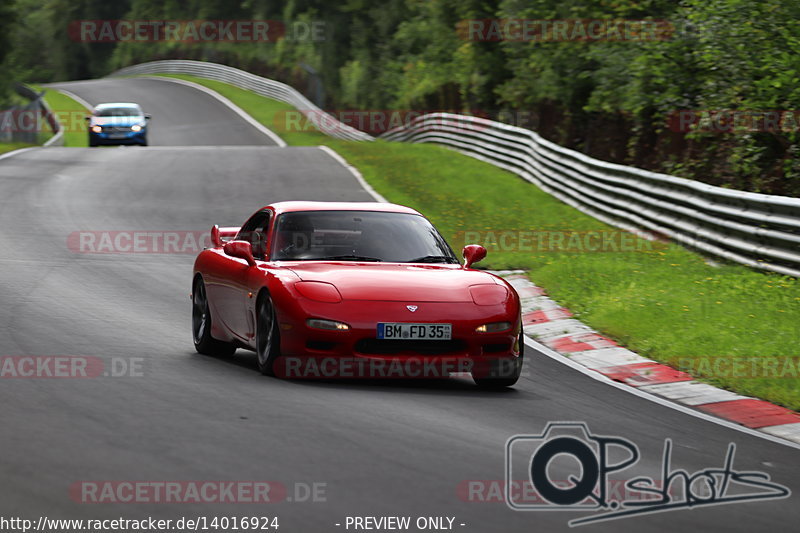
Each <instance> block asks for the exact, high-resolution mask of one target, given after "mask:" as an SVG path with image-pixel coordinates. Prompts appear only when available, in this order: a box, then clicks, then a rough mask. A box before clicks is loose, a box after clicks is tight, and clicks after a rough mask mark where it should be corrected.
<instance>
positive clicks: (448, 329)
mask: <svg viewBox="0 0 800 533" xmlns="http://www.w3.org/2000/svg"><path fill="white" fill-rule="evenodd" d="M452 330H453V325H452V324H406V323H396V322H379V323H378V338H379V339H403V340H430V341H449V340H450V338H451V337H452Z"/></svg>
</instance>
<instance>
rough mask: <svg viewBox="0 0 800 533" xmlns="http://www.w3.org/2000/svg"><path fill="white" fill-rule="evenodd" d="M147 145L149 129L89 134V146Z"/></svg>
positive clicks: (91, 132)
mask: <svg viewBox="0 0 800 533" xmlns="http://www.w3.org/2000/svg"><path fill="white" fill-rule="evenodd" d="M146 143H147V129H142V130H140V131H123V132H114V133H110V132H101V133H95V132H93V131H90V132H89V144H97V145H100V144H103V145H112V144H146Z"/></svg>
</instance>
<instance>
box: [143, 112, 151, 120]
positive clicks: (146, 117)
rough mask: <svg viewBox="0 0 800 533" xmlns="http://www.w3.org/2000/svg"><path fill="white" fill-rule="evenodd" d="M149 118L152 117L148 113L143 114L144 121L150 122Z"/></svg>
mask: <svg viewBox="0 0 800 533" xmlns="http://www.w3.org/2000/svg"><path fill="white" fill-rule="evenodd" d="M151 118H153V115H151V114H150V113H145V114H144V119H145V120H150V119H151Z"/></svg>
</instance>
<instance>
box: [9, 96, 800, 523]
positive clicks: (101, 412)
mask: <svg viewBox="0 0 800 533" xmlns="http://www.w3.org/2000/svg"><path fill="white" fill-rule="evenodd" d="M69 89H70V90H71V91H74V92H75V93H76V94H78V95H80V96H82V97H83V98H86V99H87V100H89V101H91V102H97V101H103V100H105V101H109V100H134V101H138V102H141V103H142V105H143V106H144V108H145V109H146V110H147V111H148V112H151V113H153V114H154V115H155V117H156V118H155V119H154V129H153V133H154V135H153V137H152V139H153V144H154V145H160V146H153V147H149V148H140V147H131V148H101V149H78V148H49V149H34V150H30V151H27V152H25V153H22V154H19V155H15V156H12V157H8V158H4V159H2V160H0V228H2V230H0V250H2V254H0V302H2V304H3V305H0V356H24V355H37V356H48V355H50V356H55V355H71V356H90V357H97V358H100V359H102V360H103V361H104V363H105V365H106V367H105V368H106V369H110V368H111V366H112V365H114V364H115V365H117V366H120V365H121V364H123V363H124V364H125V365H128V366H130V365H131V364H132V363H133V364H136V365H138V366H139V367H140V368H141V375H134V376H127V377H97V378H94V379H24V378H18V379H2V380H0V405H2V410H1V411H0V421H1V423H0V428H2V429H0V453H2V463H0V480H2V482H0V516H3V517H13V516H17V517H23V518H28V519H33V520H36V519H37V518H38V517H39V516H42V515H44V516H47V517H49V518H117V517H125V518H136V519H140V518H145V517H148V516H153V517H160V518H170V519H177V518H180V517H181V516H190V517H197V516H207V517H209V519H210V518H211V517H214V516H223V515H226V516H232V515H237V516H270V517H272V516H277V517H278V518H279V520H280V529H279V531H282V532H287V533H288V532H292V533H293V532H303V533H305V532H317V531H320V532H324V531H345V530H346V529H345V518H346V516H348V515H351V516H381V515H390V516H411V517H413V519H416V517H418V516H450V517H455V521H454V529H456V530H457V531H464V532H481V533H483V532H495V531H497V532H512V531H513V532H516V531H519V532H532V531H557V530H564V529H567V525H566V523H567V521H568V520H569V519H572V518H578V517H582V516H586V515H587V513H577V512H563V511H561V512H545V511H539V512H518V511H512V510H510V509H509V508H508V507H507V506H506V505H505V504H504V503H502V502H498V501H493V502H479V501H465V498H464V497H463V496H464V495H463V494H461V495H459V491H458V488H459V487H463V486H464V483H465V482H468V481H470V480H503V478H504V449H505V443H506V440H507V439H508V438H509V437H511V436H513V435H516V434H529V433H530V434H537V433H540V432H541V431H542V429H543V428H544V426H545V425H546V423H547V422H549V421H585V422H587V423H588V424H589V427H590V429H591V431H592V432H593V433H595V434H600V435H611V436H619V437H623V438H626V439H629V440H630V441H632V442H634V443H636V444H637V445H638V447H639V449H640V451H641V458H640V460H639V462H638V463H637V465H636V466H634V467H632V468H630V469H628V470H626V471H624V472H623V473H621V474H617V475H612V476H610V477H612V478H614V479H617V480H624V479H630V478H631V477H634V476H636V475H649V476H652V477H654V478H656V479H660V478H661V477H662V473H661V465H662V450H663V447H664V442H665V439H672V442H673V453H672V469H678V468H682V469H685V470H686V471H688V472H689V473H694V472H698V471H704V470H706V469H709V468H721V467H722V466H723V463H724V457H725V453H726V448H727V446H728V444H729V443H735V444H736V446H737V448H736V456H735V461H734V468H735V469H736V470H738V471H744V470H757V471H763V472H766V473H767V474H769V475H770V476H772V479H773V481H775V482H777V483H781V484H784V485H786V486H788V487H790V488H791V489H792V490H794V491H795V492H797V491H798V490H800V465H798V460H797V459H798V457H799V456H800V455H799V454H800V452H798V450H796V449H793V448H789V447H786V446H783V445H781V444H777V443H774V442H769V441H767V440H764V439H760V438H758V437H755V436H751V435H747V434H743V433H741V432H738V431H735V430H732V429H729V428H725V427H722V426H719V425H716V424H713V423H709V422H707V421H703V420H700V419H698V418H695V417H691V416H688V415H686V414H684V413H680V412H677V411H675V410H672V409H670V408H667V407H664V406H661V405H658V404H655V403H652V402H649V401H647V400H643V399H640V398H637V397H635V396H633V395H630V394H628V393H626V392H623V391H620V390H617V389H615V388H612V387H610V386H608V385H605V384H603V383H601V382H598V381H595V380H593V379H591V378H589V377H587V376H585V375H583V374H581V373H579V372H577V371H575V370H573V369H570V368H568V367H566V366H564V365H562V364H560V363H558V362H556V361H553V360H551V359H549V358H547V357H545V356H543V355H541V354H537V353H536V352H535V351H534V350H532V349H528V351H527V362H526V376H525V377H523V378H522V379H521V380H520V382H519V384H518V385H517V386H516V387H514V388H513V389H511V390H507V391H500V392H486V391H481V390H478V389H476V388H475V387H474V386H473V385H472V382H471V381H470V380H468V379H461V378H454V379H451V380H449V381H445V382H425V383H414V382H393V383H385V382H352V381H351V382H316V381H314V382H312V381H302V382H297V381H296V382H289V381H280V380H277V379H271V378H266V377H263V376H261V375H260V374H259V373H258V372H257V370H256V367H255V358H254V355H253V354H251V353H248V352H245V351H242V350H239V351H238V352H237V353H236V355H235V356H233V357H232V358H229V359H218V358H212V357H206V356H201V355H198V354H196V353H194V350H193V347H192V342H191V335H190V302H189V297H188V293H189V290H190V281H191V266H192V262H193V259H194V256H193V255H192V254H175V253H170V254H86V253H76V252H75V251H74V250H72V249H70V246H69V245H68V239H69V236H70V234H72V233H73V232H80V231H117V230H121V231H164V230H189V231H194V230H197V231H205V230H206V229H207V228H210V226H211V225H212V224H214V223H218V224H220V225H236V224H239V223H241V222H242V221H243V220H244V219H245V217H247V216H248V215H249V214H250V213H252V212H253V211H255V210H256V209H257V208H259V207H261V206H262V205H265V204H268V203H270V202H273V201H278V200H290V199H309V200H354V201H367V200H370V197H369V195H368V194H367V193H365V192H364V191H363V190H362V189H361V188H360V186H359V184H358V183H357V181H356V180H355V179H354V178H353V177H352V176H351V175H350V174H349V173H348V172H347V171H346V170H345V169H344V168H343V167H342V166H341V165H339V164H338V163H337V162H335V161H334V160H333V159H332V158H331V157H330V156H329V155H328V154H326V153H325V152H323V151H322V150H319V149H316V148H276V147H263V146H241V147H233V146H222V145H231V144H243V145H247V144H250V145H256V144H261V145H266V144H269V142H268V140H267V139H266V138H260V139H259V138H258V137H257V135H260V134H258V133H257V132H255V130H252V131H249V130H248V129H247V128H248V127H249V126H248V125H247V124H246V123H244V122H243V121H241V119H240V118H238V117H236V116H235V115H232V114H231V113H230V112H229V111H226V110H225V109H224V108H223V109H220V108H217V107H215V106H214V104H213V103H211V102H210V101H209V99H208V97H207V96H206V95H201V94H195V92H194V90H193V89H191V88H187V87H183V86H179V85H172V84H169V83H166V82H157V81H149V80H144V81H142V80H135V81H131V80H113V81H110V80H101V81H97V82H80V83H75V84H71V85H70V87H69ZM206 113H209V114H210V116H211V117H212V118H209V117H208V116H206V115H205V114H206ZM162 117H163V118H164V120H163V121H162ZM167 118H168V120H167ZM156 124H157V125H158V126H157V127H156V126H155V125H156ZM201 124H207V127H203V128H200V129H201V130H202V131H201V133H197V134H196V135H195V133H196V130H198V125H201ZM162 128H163V129H162ZM251 129H252V128H251ZM183 132H193V133H192V134H188V133H187V134H183ZM170 144H172V145H184V144H185V145H191V144H194V145H195V146H185V147H180V146H173V147H169V146H168V145H170ZM212 144H215V145H219V146H221V147H219V148H215V147H211V146H209V145H212ZM203 145H205V146H203ZM69 242H72V241H69ZM517 460H519V458H518V457H517ZM617 460H618V459H617ZM517 464H518V463H517ZM523 466H524V465H523ZM523 470H524V468H523ZM570 472H572V473H575V474H577V470H576V468H575V466H574V465H571V464H569V463H568V462H564V463H559V464H558V465H557V466H556V467H554V469H553V471H552V472H551V475H552V477H553V479H566V477H567V476H568V474H569V473H570ZM100 480H113V481H127V480H134V481H154V482H159V481H192V480H194V481H203V480H204V481H212V480H228V481H233V480H250V481H252V480H270V481H275V482H279V483H282V484H283V485H285V486H287V487H288V490H289V496H290V497H291V498H292V499H293V500H297V499H302V498H297V497H296V496H295V495H294V494H293V493H294V492H295V490H300V491H301V492H302V489H296V488H295V487H296V486H298V485H297V484H300V486H305V485H310V484H312V483H318V484H324V485H318V486H319V487H323V486H324V491H325V492H324V497H322V496H320V497H318V498H317V500H319V501H316V502H310V501H291V502H288V501H283V502H279V503H272V504H267V505H261V504H195V503H183V504H147V503H136V504H133V503H116V504H106V503H99V504H88V503H79V502H76V501H74V500H73V499H72V498H71V497H70V490H69V489H70V487H71V486H74V484H76V483H79V482H82V481H100ZM304 484H305V485H304ZM473 486H475V485H473ZM494 486H501V485H500V482H498V483H496V484H495V485H494ZM495 496H496V494H495ZM322 500H324V501H322ZM798 522H800V506H798V499H797V496H796V495H792V496H791V497H790V498H789V499H784V500H778V501H763V502H759V501H750V502H738V503H734V504H729V505H723V506H716V507H707V508H695V509H691V510H690V509H680V510H675V511H672V512H669V513H667V514H664V513H661V514H655V515H649V516H640V517H635V518H627V519H624V520H619V521H612V522H606V523H599V524H592V525H587V526H584V527H585V529H586V530H589V531H619V530H622V531H681V530H684V531H690V530H702V531H734V530H741V531H789V530H792V529H794V528H796V527H797V526H796V524H797V523H798ZM336 524H341V526H337V525H336ZM460 524H465V525H463V526H462V525H460ZM352 530H353V529H352V528H351V529H350V531H352ZM411 530H412V531H415V530H416V529H413V528H412V529H411Z"/></svg>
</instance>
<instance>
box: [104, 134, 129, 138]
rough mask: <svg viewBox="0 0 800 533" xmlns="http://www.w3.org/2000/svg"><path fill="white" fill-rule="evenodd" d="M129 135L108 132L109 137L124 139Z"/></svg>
mask: <svg viewBox="0 0 800 533" xmlns="http://www.w3.org/2000/svg"><path fill="white" fill-rule="evenodd" d="M127 136H128V134H127V133H109V134H108V138H109V139H124V138H125V137H127Z"/></svg>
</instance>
